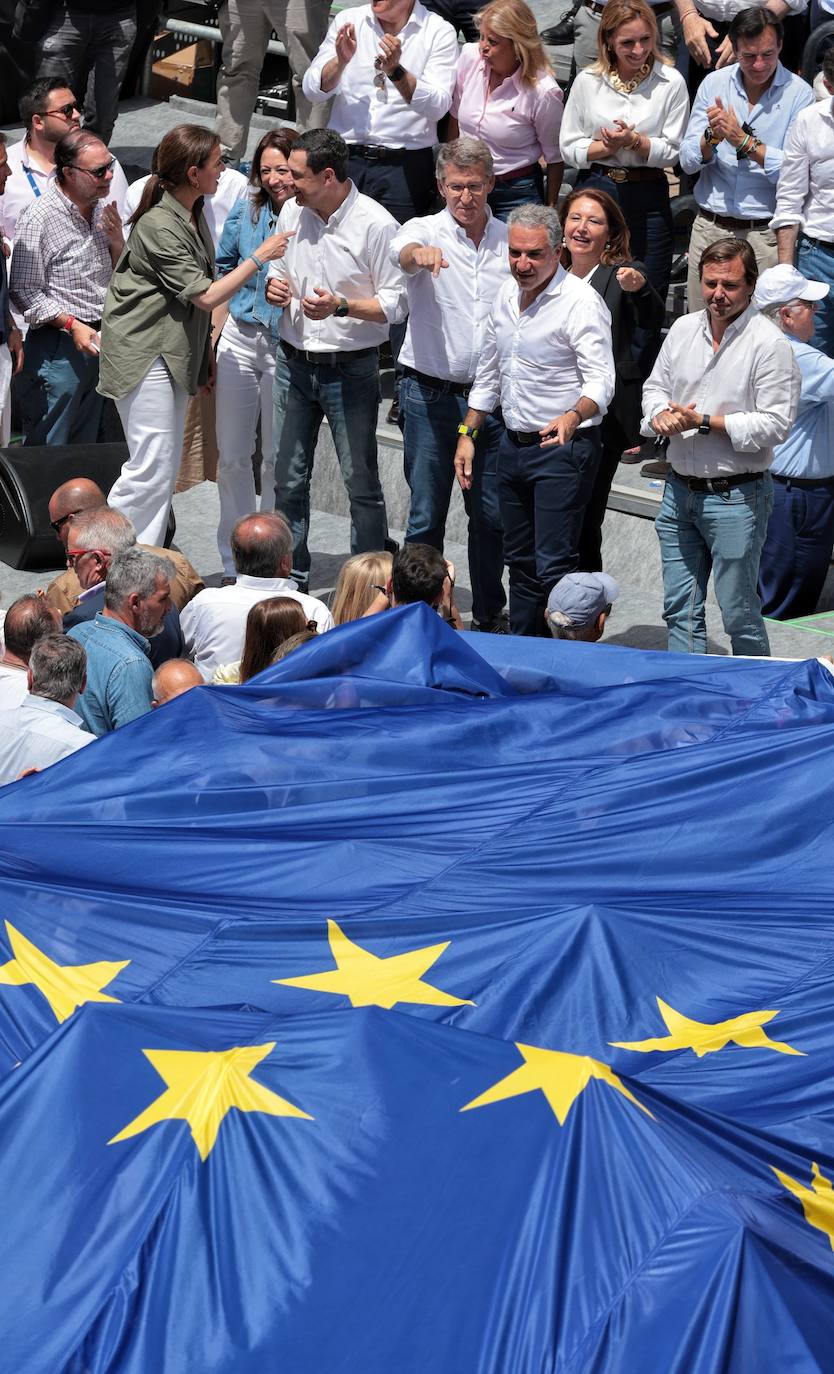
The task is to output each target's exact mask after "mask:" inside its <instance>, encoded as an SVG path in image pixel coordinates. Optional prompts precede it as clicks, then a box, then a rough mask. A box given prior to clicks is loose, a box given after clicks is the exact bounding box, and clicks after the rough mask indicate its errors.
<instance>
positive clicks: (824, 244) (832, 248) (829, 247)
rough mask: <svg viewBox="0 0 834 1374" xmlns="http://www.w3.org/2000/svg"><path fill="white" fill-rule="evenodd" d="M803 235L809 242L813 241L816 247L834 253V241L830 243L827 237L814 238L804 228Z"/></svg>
mask: <svg viewBox="0 0 834 1374" xmlns="http://www.w3.org/2000/svg"><path fill="white" fill-rule="evenodd" d="M802 237H803V238H804V239H807V240H808V242H809V243H813V245H814V247H815V248H822V249H823V250H824V251H825V252H826V253H834V243H829V242H828V241H827V240H826V239H815V238H812V237H811V235H810V234H806V233H805V230H804V229H803V231H802Z"/></svg>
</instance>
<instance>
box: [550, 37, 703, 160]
mask: <svg viewBox="0 0 834 1374" xmlns="http://www.w3.org/2000/svg"><path fill="white" fill-rule="evenodd" d="M615 119H623V120H625V121H626V123H627V124H633V125H634V128H635V132H636V133H638V134H645V135H646V137H647V138H648V139H649V141H650V148H649V156H648V158H646V159H644V158H642V157H641V156H640V155H639V154H638V153H635V152H633V151H632V150H631V149H628V148H623V149H621V150H620V152H619V153H610V154H607V155H603V156H601V157H597V158H594V159H593V161H594V162H600V163H604V164H605V165H606V166H611V167H613V166H617V167H671V165H672V164H673V163H674V162H677V159H678V153H679V151H680V146H681V139H682V138H683V135H684V132H685V130H686V123H687V120H688V119H689V96H688V95H687V91H686V82H685V81H684V79H683V77H682V76H681V74H680V72H679V71H676V70H675V68H674V67H667V66H666V65H665V64H664V63H663V62H655V64H654V67H653V68H652V70H651V72H650V73H649V75H648V76H647V77H646V79H645V81H641V82H640V85H639V86H638V87H637V89H636V90H635V91H632V92H631V93H630V94H629V95H626V94H625V93H624V92H622V91H617V90H615V89H614V87H613V86H612V85H611V82H610V81H609V80H608V77H607V76H603V75H602V74H601V73H598V72H594V71H590V70H588V71H584V72H580V73H579V75H578V76H577V78H576V80H575V81H574V83H573V86H572V88H571V93H570V95H569V96H568V100H567V104H566V105H565V113H564V116H563V118H562V129H561V133H560V135H559V146H560V147H561V149H562V157H563V158H564V159H565V162H567V163H569V164H570V166H571V167H587V166H588V165H589V158H588V148H589V147H590V145H591V143H592V141H593V140H594V139H595V138H597V137H598V136H599V131H600V129H601V128H602V127H603V126H605V127H606V128H610V127H611V125H612V124H613V122H614V120H615Z"/></svg>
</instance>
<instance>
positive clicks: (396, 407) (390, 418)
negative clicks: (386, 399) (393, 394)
mask: <svg viewBox="0 0 834 1374" xmlns="http://www.w3.org/2000/svg"><path fill="white" fill-rule="evenodd" d="M385 420H386V423H387V424H389V425H398V424H399V423H400V403H399V401H392V402H391V409H390V410H389V412H388V414H387V415H386V417H385Z"/></svg>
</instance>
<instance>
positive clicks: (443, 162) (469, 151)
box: [434, 134, 494, 181]
mask: <svg viewBox="0 0 834 1374" xmlns="http://www.w3.org/2000/svg"><path fill="white" fill-rule="evenodd" d="M449 167H460V168H464V167H483V169H484V172H485V173H486V178H487V181H489V179H490V177H491V176H492V174H493V171H494V164H493V161H492V153H491V152H490V151H489V148H488V147H487V146H486V144H485V143H484V142H483V141H482V140H481V139H480V138H470V137H469V136H468V135H467V134H463V135H462V136H461V137H460V138H455V139H453V140H452V142H451V143H441V145H440V152H439V153H438V154H437V162H436V164H435V169H434V170H435V175H436V176H437V180H438V181H445V179H446V170H447V168H449Z"/></svg>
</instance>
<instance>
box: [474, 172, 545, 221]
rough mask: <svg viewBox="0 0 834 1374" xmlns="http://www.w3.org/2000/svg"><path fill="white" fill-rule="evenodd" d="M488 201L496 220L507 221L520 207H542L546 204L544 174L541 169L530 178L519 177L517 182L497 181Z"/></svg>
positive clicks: (531, 174) (532, 173)
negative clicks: (512, 212)
mask: <svg viewBox="0 0 834 1374" xmlns="http://www.w3.org/2000/svg"><path fill="white" fill-rule="evenodd" d="M487 200H488V201H489V208H490V210H491V211H492V213H493V214H494V216H495V218H496V219H502V220H504V222H505V223H506V221H507V220H508V219H509V217H510V211H511V210H517V209H518V207H519V206H520V205H541V204H543V202H544V173H543V172H542V169H541V167H537V168H536V170H535V172H531V173H530V175H529V176H526V177H517V178H516V180H515V181H497V182H496V183H495V186H494V187H493V189H492V190H491V191H490V193H489V195H488V197H487Z"/></svg>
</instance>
